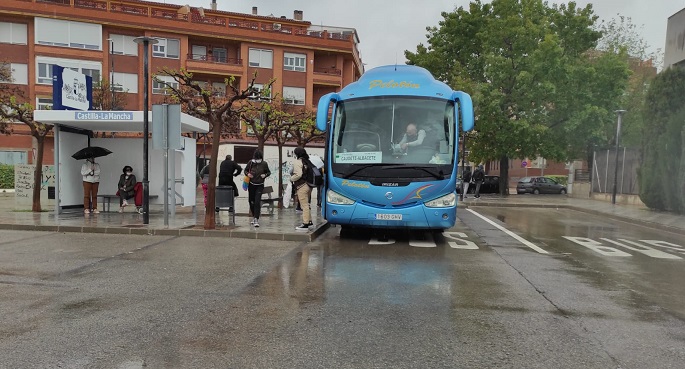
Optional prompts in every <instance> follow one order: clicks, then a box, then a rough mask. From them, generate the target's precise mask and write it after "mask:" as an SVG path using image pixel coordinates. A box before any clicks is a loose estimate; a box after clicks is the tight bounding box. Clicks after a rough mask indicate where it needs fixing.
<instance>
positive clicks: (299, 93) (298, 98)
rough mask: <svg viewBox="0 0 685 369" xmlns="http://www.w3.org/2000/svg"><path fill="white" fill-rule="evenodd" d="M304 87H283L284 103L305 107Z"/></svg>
mask: <svg viewBox="0 0 685 369" xmlns="http://www.w3.org/2000/svg"><path fill="white" fill-rule="evenodd" d="M304 96H305V92H304V88H303V87H283V102H285V103H286V104H293V105H304Z"/></svg>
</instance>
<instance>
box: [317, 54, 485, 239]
mask: <svg viewBox="0 0 685 369" xmlns="http://www.w3.org/2000/svg"><path fill="white" fill-rule="evenodd" d="M331 109H332V110H331ZM458 122H461V127H462V129H463V130H464V131H470V130H471V129H473V124H474V118H473V103H472V101H471V97H470V96H469V95H468V94H466V93H464V92H461V91H453V90H452V89H451V88H450V87H449V86H447V85H446V84H445V83H442V82H440V81H437V80H435V78H433V76H432V75H431V74H430V73H429V72H428V71H427V70H425V69H423V68H420V67H416V66H409V65H392V66H383V67H378V68H374V69H371V70H369V71H367V72H366V73H364V74H363V75H362V77H361V78H360V79H359V80H358V81H357V82H354V83H351V84H350V85H348V86H346V87H345V88H343V89H342V91H340V92H338V93H329V94H327V95H324V96H323V97H321V99H320V100H319V105H318V111H317V117H316V125H317V128H318V129H319V130H322V131H327V132H328V134H327V142H326V154H325V164H326V172H325V176H326V177H325V178H326V180H325V182H324V186H325V187H324V190H323V191H325V192H324V193H325V196H324V199H325V201H322V204H321V212H322V215H323V216H324V218H325V219H326V220H327V221H328V222H329V223H331V224H340V225H342V226H343V227H346V226H360V227H373V228H420V229H432V230H442V229H447V228H450V227H452V226H454V223H455V221H456V210H457V195H456V191H455V189H456V178H457V163H458V158H457V153H458V145H457V143H458V139H459V129H458V128H459V127H458Z"/></svg>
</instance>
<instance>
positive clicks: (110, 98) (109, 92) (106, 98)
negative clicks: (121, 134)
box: [93, 79, 126, 137]
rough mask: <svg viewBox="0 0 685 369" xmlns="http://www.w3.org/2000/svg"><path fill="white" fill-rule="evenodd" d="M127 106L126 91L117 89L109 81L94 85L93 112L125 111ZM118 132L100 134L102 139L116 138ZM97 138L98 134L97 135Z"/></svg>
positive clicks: (104, 80) (103, 80) (101, 81)
mask: <svg viewBox="0 0 685 369" xmlns="http://www.w3.org/2000/svg"><path fill="white" fill-rule="evenodd" d="M125 106H126V91H121V90H117V89H115V86H114V85H112V84H111V83H110V82H109V81H108V80H106V79H102V80H100V81H97V82H94V83H93V110H123V109H124V107H125ZM115 134H116V132H109V134H107V133H106V132H100V135H101V136H102V137H114V136H115ZM95 136H96V137H97V132H96V133H95Z"/></svg>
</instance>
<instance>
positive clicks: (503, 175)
mask: <svg viewBox="0 0 685 369" xmlns="http://www.w3.org/2000/svg"><path fill="white" fill-rule="evenodd" d="M499 194H500V195H502V196H508V195H509V158H508V157H507V156H506V155H505V156H502V158H500V159H499Z"/></svg>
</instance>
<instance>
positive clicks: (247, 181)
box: [243, 176, 250, 191]
mask: <svg viewBox="0 0 685 369" xmlns="http://www.w3.org/2000/svg"><path fill="white" fill-rule="evenodd" d="M249 185H250V177H248V176H245V177H243V191H247V188H248V186H249Z"/></svg>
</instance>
